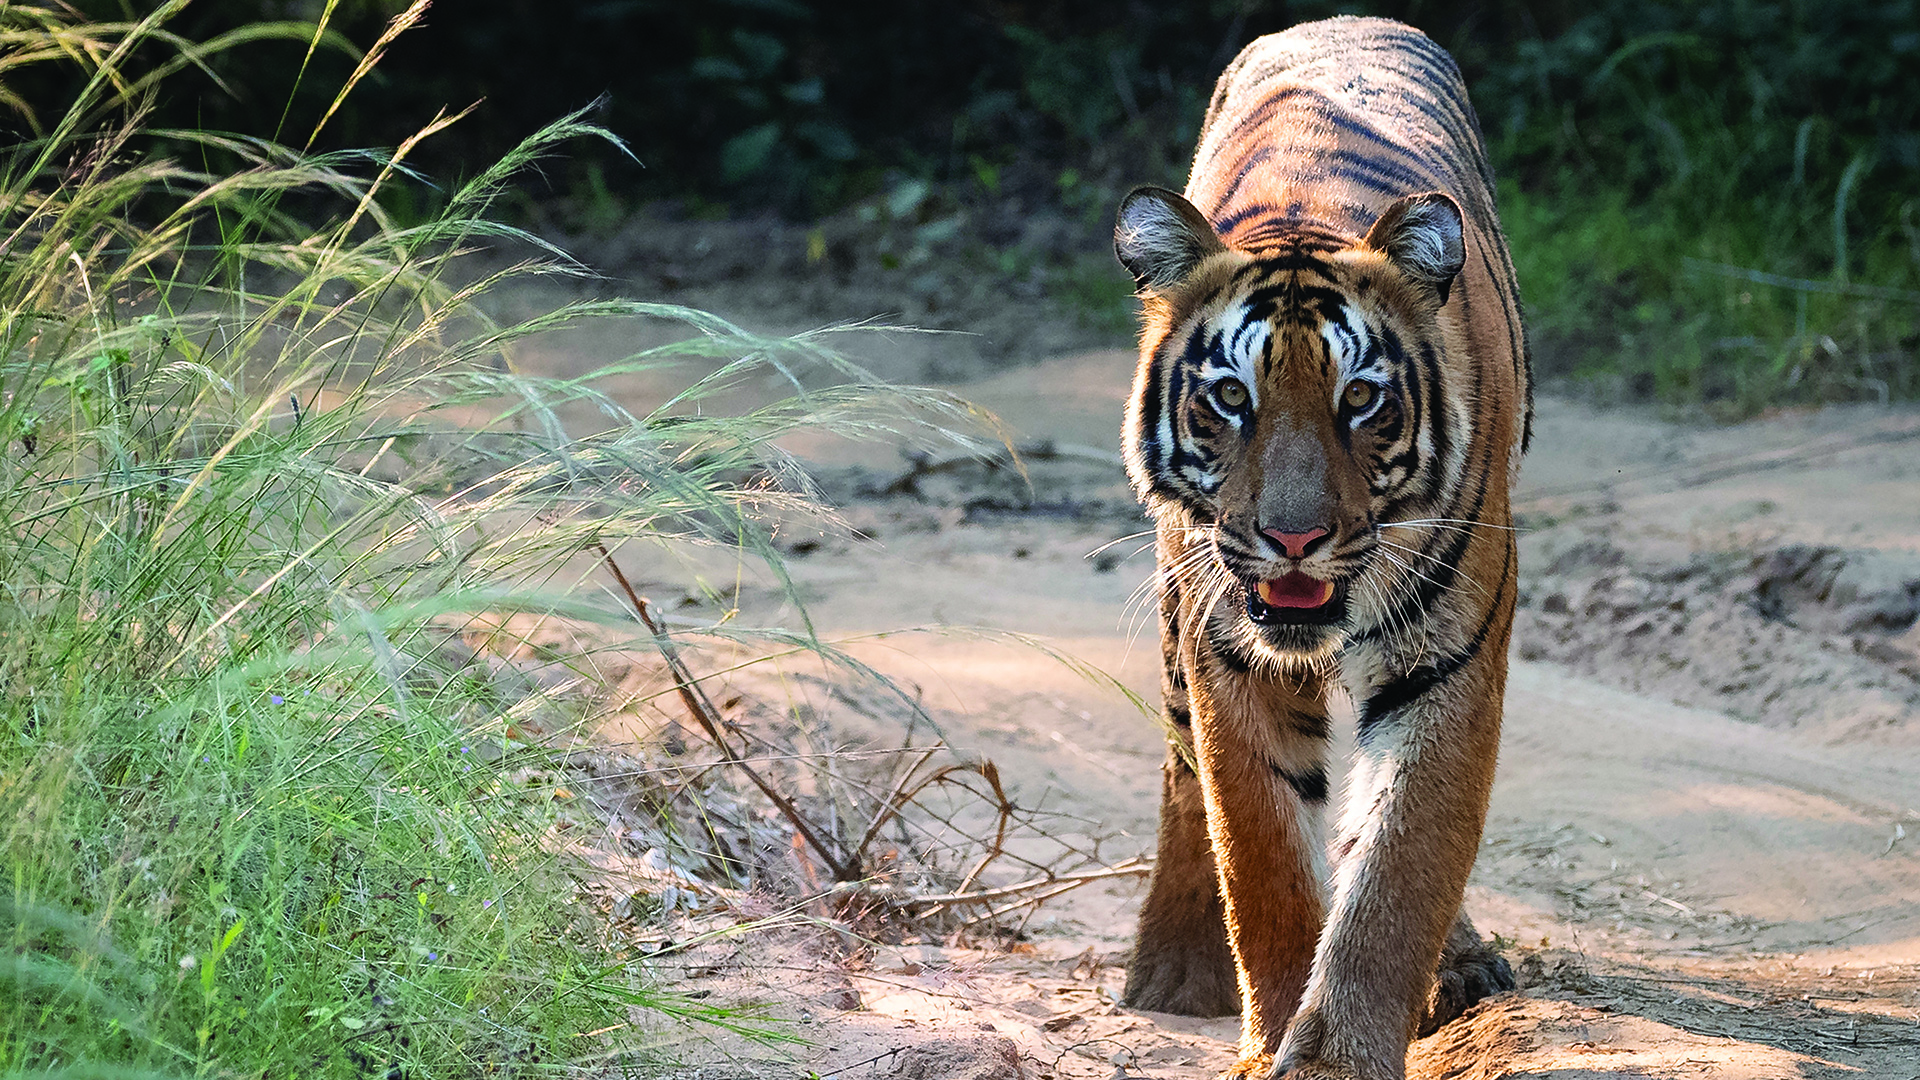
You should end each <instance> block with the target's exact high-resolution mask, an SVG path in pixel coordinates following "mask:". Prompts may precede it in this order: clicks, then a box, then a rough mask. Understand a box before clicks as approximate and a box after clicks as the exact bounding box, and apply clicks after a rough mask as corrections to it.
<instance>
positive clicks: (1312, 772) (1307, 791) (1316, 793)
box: [1273, 765, 1327, 803]
mask: <svg viewBox="0 0 1920 1080" xmlns="http://www.w3.org/2000/svg"><path fill="white" fill-rule="evenodd" d="M1273 774H1274V775H1275V776H1278V777H1279V778H1280V779H1282V780H1285V781H1286V782H1287V786H1288V787H1290V788H1292V789H1293V793H1294V794H1295V795H1298V796H1300V800H1301V801H1302V802H1310V803H1323V802H1326V801H1327V770H1325V769H1323V768H1314V769H1309V770H1307V771H1306V772H1287V771H1286V770H1285V769H1282V768H1281V767H1280V766H1278V765H1275V766H1274V767H1273Z"/></svg>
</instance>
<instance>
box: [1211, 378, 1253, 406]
mask: <svg viewBox="0 0 1920 1080" xmlns="http://www.w3.org/2000/svg"><path fill="white" fill-rule="evenodd" d="M1213 392H1214V395H1215V396H1216V397H1218V398H1219V399H1220V404H1222V405H1225V406H1226V407H1227V408H1229V409H1238V408H1240V407H1241V406H1243V405H1245V404H1246V403H1247V387H1246V384H1245V383H1243V382H1241V381H1240V380H1239V379H1222V380H1220V382H1219V383H1218V384H1217V385H1215V386H1214V388H1213Z"/></svg>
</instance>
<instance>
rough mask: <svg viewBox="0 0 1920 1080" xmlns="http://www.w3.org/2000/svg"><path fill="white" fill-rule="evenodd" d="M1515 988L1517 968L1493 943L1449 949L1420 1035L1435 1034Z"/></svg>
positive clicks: (1429, 1002)
mask: <svg viewBox="0 0 1920 1080" xmlns="http://www.w3.org/2000/svg"><path fill="white" fill-rule="evenodd" d="M1513 988H1514V981H1513V968H1511V967H1509V966H1508V965H1507V960H1506V958H1505V957H1503V956H1501V955H1500V954H1499V953H1498V952H1495V951H1494V949H1493V947H1492V946H1491V945H1485V944H1478V943H1476V945H1475V946H1474V947H1473V948H1470V949H1463V950H1461V951H1459V952H1449V953H1447V954H1446V955H1443V956H1442V957H1441V958H1440V970H1439V971H1438V972H1437V973H1436V974H1435V977H1434V983H1433V993H1432V994H1431V995H1430V996H1429V997H1428V998H1427V1014H1426V1016H1425V1017H1424V1018H1423V1019H1422V1020H1421V1021H1420V1027H1419V1029H1418V1031H1417V1032H1416V1034H1418V1035H1419V1036H1421V1037H1425V1036H1428V1035H1431V1034H1433V1033H1434V1032H1436V1031H1438V1030H1440V1028H1441V1026H1442V1025H1444V1024H1447V1023H1449V1022H1451V1021H1452V1020H1454V1019H1456V1018H1458V1017H1459V1016H1460V1014H1461V1013H1464V1012H1466V1011H1467V1009H1468V1008H1470V1007H1472V1005H1473V1004H1474V1003H1475V1002H1477V1001H1479V1000H1480V999H1481V998H1484V997H1491V996H1493V995H1494V994H1498V993H1501V992H1503V991H1507V990H1511V989H1513Z"/></svg>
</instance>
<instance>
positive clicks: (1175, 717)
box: [1167, 702, 1193, 728]
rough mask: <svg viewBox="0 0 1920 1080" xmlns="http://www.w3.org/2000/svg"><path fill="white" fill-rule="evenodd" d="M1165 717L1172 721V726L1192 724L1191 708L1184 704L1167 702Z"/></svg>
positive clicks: (1184, 726)
mask: <svg viewBox="0 0 1920 1080" xmlns="http://www.w3.org/2000/svg"><path fill="white" fill-rule="evenodd" d="M1167 719H1168V720H1171V721H1172V722H1173V726H1174V727H1181V728H1190V727H1192V726H1193V710H1191V709H1189V708H1187V707H1186V706H1185V705H1179V704H1175V703H1173V702H1168V703H1167Z"/></svg>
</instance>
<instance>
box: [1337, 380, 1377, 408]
mask: <svg viewBox="0 0 1920 1080" xmlns="http://www.w3.org/2000/svg"><path fill="white" fill-rule="evenodd" d="M1375 393H1377V391H1375V390H1374V388H1373V384H1372V383H1370V382H1362V381H1361V380H1359V379H1355V380H1354V381H1352V382H1350V383H1348V384H1347V392H1346V393H1345V394H1344V395H1342V396H1344V397H1345V398H1346V401H1347V408H1349V409H1364V408H1366V407H1367V406H1369V405H1371V404H1373V398H1374V395H1375Z"/></svg>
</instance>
